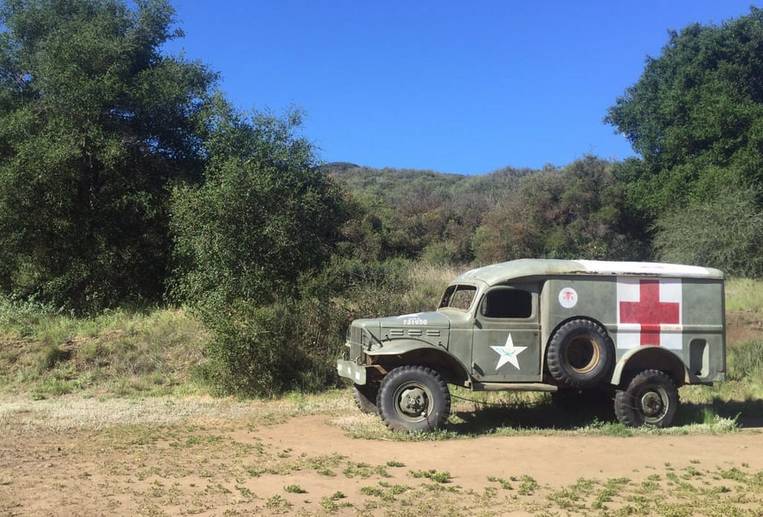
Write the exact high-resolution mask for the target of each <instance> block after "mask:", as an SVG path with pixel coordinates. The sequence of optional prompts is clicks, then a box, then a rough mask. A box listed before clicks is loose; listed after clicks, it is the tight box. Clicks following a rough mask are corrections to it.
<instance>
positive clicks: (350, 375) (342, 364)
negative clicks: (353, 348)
mask: <svg viewBox="0 0 763 517" xmlns="http://www.w3.org/2000/svg"><path fill="white" fill-rule="evenodd" d="M336 371H337V373H338V374H339V376H340V377H344V378H345V379H350V380H351V381H352V382H354V383H355V384H365V383H366V367H365V366H361V365H359V364H358V363H356V362H355V361H346V360H344V359H339V360H337V362H336Z"/></svg>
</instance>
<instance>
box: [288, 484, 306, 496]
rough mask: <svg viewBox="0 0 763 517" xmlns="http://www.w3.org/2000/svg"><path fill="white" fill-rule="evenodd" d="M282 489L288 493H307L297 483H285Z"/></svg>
mask: <svg viewBox="0 0 763 517" xmlns="http://www.w3.org/2000/svg"><path fill="white" fill-rule="evenodd" d="M283 489H284V491H285V492H288V493H290V494H306V493H307V490H305V489H304V488H302V487H301V486H299V485H286V486H285V487H283Z"/></svg>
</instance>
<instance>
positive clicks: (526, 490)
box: [518, 474, 539, 495]
mask: <svg viewBox="0 0 763 517" xmlns="http://www.w3.org/2000/svg"><path fill="white" fill-rule="evenodd" d="M538 487H539V485H538V482H537V481H535V479H534V478H532V477H531V476H528V475H527V474H523V475H522V477H520V478H519V490H518V492H519V494H520V495H532V494H533V493H535V491H536V490H537V489H538Z"/></svg>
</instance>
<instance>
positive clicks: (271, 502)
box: [265, 494, 292, 513]
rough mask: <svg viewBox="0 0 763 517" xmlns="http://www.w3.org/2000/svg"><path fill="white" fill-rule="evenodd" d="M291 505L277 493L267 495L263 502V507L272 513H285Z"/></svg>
mask: <svg viewBox="0 0 763 517" xmlns="http://www.w3.org/2000/svg"><path fill="white" fill-rule="evenodd" d="M291 506H292V504H291V503H290V502H289V501H287V500H286V499H284V498H283V497H281V496H280V495H278V494H276V495H274V496H272V497H269V498H268V500H267V501H266V502H265V508H267V509H268V510H269V511H270V512H272V513H286V512H288V511H289V509H290V508H291Z"/></svg>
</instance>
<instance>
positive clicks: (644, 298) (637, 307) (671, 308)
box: [620, 280, 680, 346]
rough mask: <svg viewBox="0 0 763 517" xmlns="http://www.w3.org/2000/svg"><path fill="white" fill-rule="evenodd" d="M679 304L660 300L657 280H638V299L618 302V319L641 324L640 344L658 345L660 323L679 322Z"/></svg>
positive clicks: (623, 321)
mask: <svg viewBox="0 0 763 517" xmlns="http://www.w3.org/2000/svg"><path fill="white" fill-rule="evenodd" d="M679 308H680V304H678V303H674V302H661V301H660V282H659V281H658V280H640V281H639V301H637V302H620V321H621V322H622V323H638V324H639V325H641V345H642V346H643V345H656V346H659V345H660V324H661V323H673V324H676V323H679V322H680V314H679V313H678V311H679Z"/></svg>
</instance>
